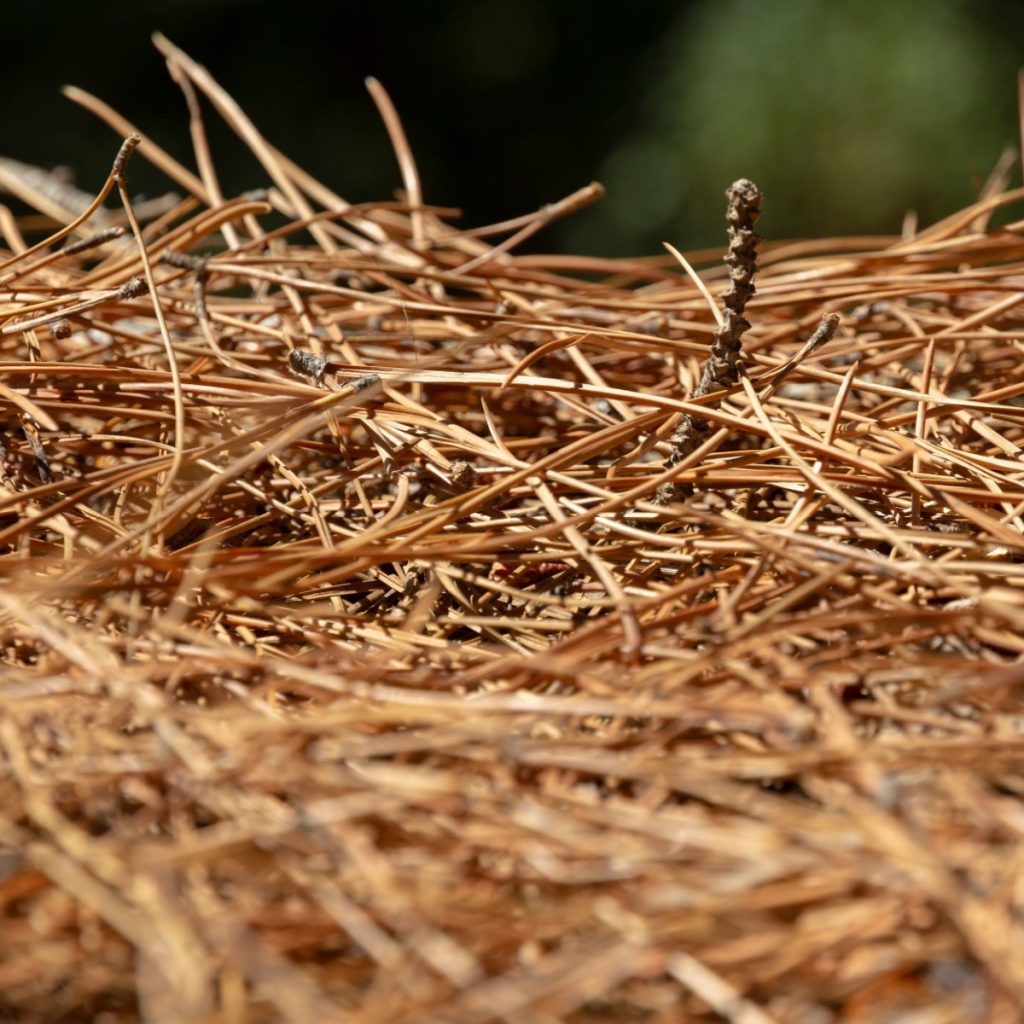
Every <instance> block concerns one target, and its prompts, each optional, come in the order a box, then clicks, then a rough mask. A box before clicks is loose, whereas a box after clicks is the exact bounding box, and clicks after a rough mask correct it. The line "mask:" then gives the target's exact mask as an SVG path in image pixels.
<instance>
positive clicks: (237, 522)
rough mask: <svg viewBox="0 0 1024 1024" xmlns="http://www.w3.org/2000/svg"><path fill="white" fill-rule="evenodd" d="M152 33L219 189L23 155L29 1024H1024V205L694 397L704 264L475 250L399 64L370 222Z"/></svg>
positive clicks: (863, 263)
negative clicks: (422, 166) (420, 143)
mask: <svg viewBox="0 0 1024 1024" xmlns="http://www.w3.org/2000/svg"><path fill="white" fill-rule="evenodd" d="M157 43H158V46H159V48H160V49H161V52H162V53H163V55H164V57H165V58H166V59H167V61H168V65H169V67H170V70H171V72H172V74H173V75H174V77H175V80H176V81H177V82H178V83H179V85H180V86H181V88H182V89H183V91H184V93H185V96H186V99H187V101H188V107H189V111H190V114H191V133H192V141H193V145H194V148H195V156H196V164H197V167H198V174H194V173H193V172H191V171H189V170H187V169H186V168H185V167H184V166H182V165H181V164H180V163H178V162H176V161H175V160H174V159H172V158H171V157H170V156H169V155H168V154H167V153H166V152H165V151H163V150H162V149H161V148H159V147H158V146H157V144H156V143H155V142H153V141H152V140H150V139H148V138H147V137H146V136H145V134H144V132H143V131H142V130H141V128H136V126H134V125H131V124H128V123H127V122H126V121H125V120H124V119H123V118H121V117H120V116H119V115H117V114H116V113H115V112H113V111H112V110H111V109H110V108H108V107H106V106H105V105H104V104H103V103H101V102H100V101H99V100H97V99H95V98H93V97H90V96H88V95H86V94H84V93H81V92H79V91H75V90H71V93H72V97H73V98H74V99H76V100H77V101H78V102H80V103H81V104H83V105H84V106H86V107H87V108H89V109H90V110H92V111H93V112H94V113H95V114H97V115H98V116H99V117H100V118H101V119H103V120H104V121H105V122H106V123H107V124H108V125H110V126H111V127H112V128H113V129H114V130H115V131H116V132H117V133H118V134H119V135H120V136H122V137H126V136H127V137H128V141H127V142H126V143H125V145H124V146H123V148H122V151H121V152H120V154H119V156H118V159H117V161H116V163H115V166H114V168H113V170H112V172H111V176H110V178H109V179H108V180H107V182H106V184H105V186H104V187H103V188H102V189H101V190H100V191H99V192H98V193H94V194H90V195H86V196H83V195H82V194H81V193H79V192H78V191H77V190H76V189H75V188H73V187H72V186H70V185H68V184H67V183H66V182H64V181H61V180H58V179H56V178H55V177H54V176H52V175H47V174H45V173H42V172H30V171H29V170H27V169H26V168H24V167H22V166H20V165H18V164H16V163H14V162H13V161H9V160H8V161H3V162H2V164H0V184H2V185H3V186H4V187H5V188H6V189H7V190H9V191H13V192H15V193H16V194H17V196H18V197H19V199H20V200H22V201H25V202H27V203H29V204H30V205H32V206H33V207H35V209H36V210H37V211H38V212H37V213H35V214H32V215H29V216H22V215H18V216H16V215H15V214H13V213H12V212H10V211H9V210H7V209H6V208H4V209H3V210H0V232H2V235H3V238H4V240H5V241H4V245H5V247H6V252H5V253H3V254H2V255H3V259H2V261H0V304H2V305H0V308H2V312H3V316H2V318H0V346H2V348H0V352H2V355H0V358H2V360H3V362H2V374H0V415H2V417H3V433H2V455H3V458H2V469H0V573H2V576H3V585H2V588H0V643H2V654H0V657H2V670H0V1019H5V1020H16V1021H18V1022H22V1024H30V1022H37V1021H38V1022H55V1021H63V1022H72V1021H74V1022H78V1021H93V1020H96V1021H105V1022H122V1021H134V1020H145V1021H153V1022H157V1021H159V1022H170V1024H178V1022H181V1024H186V1022H188V1024H194V1022H200V1021H203V1022H210V1024H213V1022H223V1024H241V1022H247V1024H257V1022H270V1021H290V1022H295V1024H312V1022H330V1021H338V1022H340V1021H357V1022H360V1024H383V1022H401V1021H409V1022H412V1021H449V1022H452V1024H455V1022H459V1024H471V1022H479V1024H484V1022H490V1021H500V1022H509V1024H526V1022H530V1024H554V1022H556V1021H571V1022H577V1024H583V1022H595V1024H596V1022H608V1021H630V1020H635V1021H644V1022H669V1021H679V1020H694V1021H698V1020H709V1021H711V1020H727V1021H731V1022H734V1024H766V1022H769V1021H776V1022H780V1024H782V1022H806V1024H828V1022H832V1021H837V1022H838V1021H844V1022H845V1021H870V1022H873V1024H882V1022H895V1021H909V1020H911V1019H912V1020H914V1021H915V1022H918V1024H924V1022H927V1024H940V1022H954V1021H955V1022H963V1021H981V1020H985V1021H1007V1022H1010V1021H1015V1020H1018V1019H1019V1016H1018V1014H1019V1007H1020V1006H1021V1005H1024V884H1022V883H1024V860H1022V855H1021V849H1022V847H1021V839H1022V836H1024V807H1022V803H1021V800H1022V797H1024V703H1022V701H1021V698H1020V693H1021V686H1022V684H1024V660H1022V657H1021V656H1022V654H1024V639H1022V636H1024V562H1022V554H1024V519H1022V516H1024V464H1022V462H1021V451H1022V448H1021V446H1022V444H1024V407H1022V403H1021V396H1022V395H1024V348H1022V343H1021V336H1022V331H1024V221H1018V222H1012V216H1010V215H1009V214H1007V213H1006V212H1005V209H1004V208H1006V207H1008V206H1010V205H1011V204H1013V203H1017V202H1019V201H1020V200H1021V199H1022V198H1024V189H1017V190H1014V191H1006V189H1005V180H1004V181H1002V182H1000V181H999V180H995V179H994V180H993V182H992V183H991V184H990V186H989V187H988V188H987V189H986V191H985V193H984V194H983V196H982V198H981V199H980V200H979V202H978V203H977V204H976V205H974V206H972V207H971V208H969V209H967V210H964V211H963V212H962V213H959V214H957V215H956V216H953V217H950V218H948V219H947V220H945V221H943V222H941V223H939V224H936V225H934V226H932V227H928V228H926V229H920V230H918V229H917V228H916V227H915V226H914V225H913V224H909V223H908V225H907V228H906V230H905V232H904V234H903V236H902V237H893V238H839V239H829V240H826V241H820V242H816V243H813V244H812V243H806V244H791V245H783V244H774V245H773V244H766V245H764V246H762V247H761V249H760V252H759V255H758V260H759V262H758V265H757V273H756V280H755V282H754V283H755V284H756V289H757V290H756V293H755V294H754V295H753V297H752V298H749V296H747V298H749V302H746V303H745V311H741V312H742V315H743V316H745V317H746V319H747V320H749V323H750V329H749V330H746V331H745V333H744V335H743V340H742V350H741V351H739V353H738V355H737V347H736V345H733V347H732V349H731V351H732V353H733V356H732V357H730V361H729V367H728V370H729V372H728V373H727V374H726V375H725V376H724V377H723V376H722V374H721V373H718V372H717V370H716V371H715V373H712V374H711V376H710V377H708V375H707V374H705V372H704V371H705V367H706V366H707V365H708V362H707V357H708V355H709V351H710V350H711V348H712V347H713V343H714V342H715V341H716V339H721V337H722V332H723V329H724V328H723V324H724V321H725V319H726V318H725V317H724V316H723V313H722V311H721V309H720V300H719V298H717V297H716V296H720V295H721V294H722V293H723V291H724V290H725V285H726V284H727V282H728V277H729V273H730V269H729V268H728V267H727V266H725V265H723V263H722V262H721V256H722V254H721V252H715V253H697V254H692V255H691V257H690V258H689V260H685V259H682V258H681V257H680V258H679V259H676V258H669V257H667V256H663V257H656V258H652V259H648V260H628V261H609V260H602V259H591V258H570V257H547V256H536V255H517V254H515V252H514V249H515V247H516V246H517V245H518V243H519V242H521V241H522V240H523V239H524V238H526V237H528V236H530V235H532V234H533V233H534V232H536V231H538V230H539V229H541V228H542V227H543V226H544V225H545V224H547V223H549V222H550V221H551V220H552V219H554V218H555V217H559V216H562V215H564V214H566V213H568V212H571V211H572V210H574V209H575V208H577V207H579V206H581V205H584V204H585V203H586V202H589V201H590V200H592V199H594V198H596V197H597V196H598V195H599V192H600V189H599V187H597V186H591V187H590V188H588V189H584V190H582V191H581V192H580V193H578V194H576V195H574V196H572V197H569V199H567V200H565V201H563V202H561V203H556V204H554V205H552V206H550V207H546V208H545V209H543V210H540V211H538V212H537V213H535V214H533V215H529V216H525V217H522V218H519V219H516V220H511V221H508V222H505V223H502V224H496V225H491V226H489V227H486V228H480V229H475V230H467V229H465V228H463V227H461V226H457V224H456V222H454V220H453V217H452V216H451V215H450V214H451V211H444V210H438V209H434V208H431V207H429V206H426V205H424V202H423V198H422V195H421V189H420V185H419V182H418V179H417V174H416V168H415V163H414V161H413V159H412V156H411V155H410V152H409V148H408V146H407V144H406V142H405V138H404V135H403V132H402V128H401V125H400V123H399V121H398V119H397V117H396V115H395V112H394V110H393V108H392V107H391V105H390V102H389V100H388V98H387V96H386V94H384V92H383V90H382V89H381V88H380V86H379V85H377V84H376V83H373V82H371V83H370V88H371V93H372V94H373V97H374V99H375V101H376V102H377V105H378V107H379V108H380V110H381V113H382V115H383V117H384V121H385V123H386V125H387V128H388V131H389V133H390V136H391V139H392V142H393V144H394V147H395V151H396V154H397V157H398V162H399V165H400V168H401V178H402V183H403V189H404V191H403V193H402V195H401V198H400V200H397V201H385V202H381V203H377V204H372V205H362V206H351V205H349V204H348V203H346V202H345V201H344V200H343V199H342V198H341V197H340V196H338V195H336V194H335V193H334V192H332V191H331V190H330V189H329V188H327V187H326V186H324V185H322V184H320V183H319V182H317V181H315V180H313V179H312V178H310V177H309V176H308V175H307V174H305V173H304V172H303V171H302V170H301V169H300V168H299V167H297V166H296V165H295V164H293V163H292V162H290V161H289V160H288V159H287V158H286V157H285V156H284V155H282V154H281V153H280V152H278V151H277V150H276V149H274V148H273V147H272V146H271V145H270V144H269V143H268V142H267V141H266V140H264V139H263V138H262V137H261V136H260V134H259V133H258V131H257V130H256V128H255V127H254V126H253V124H252V123H251V122H250V121H249V120H248V119H247V118H246V116H245V115H244V114H243V113H242V112H241V111H240V110H239V109H238V107H237V106H236V105H235V104H234V103H233V101H232V100H231V99H230V97H229V96H228V95H227V94H226V93H225V92H224V91H223V90H222V89H221V88H220V87H219V86H218V85H217V83H216V82H215V81H214V80H213V79H212V78H211V77H210V75H209V74H208V73H207V72H206V71H205V70H204V69H203V68H202V67H200V66H198V65H196V64H194V63H193V62H192V61H191V60H190V59H189V58H188V57H187V56H186V55H184V54H183V53H181V52H180V51H179V50H177V49H175V48H174V47H173V46H171V44H170V43H168V42H167V41H166V40H164V39H158V41H157ZM203 106H205V107H206V110H207V112H209V110H210V109H213V110H215V111H216V112H217V114H219V115H221V116H222V117H223V118H224V119H225V120H226V122H227V123H228V124H229V125H230V127H231V128H232V129H234V131H236V132H237V133H238V135H239V136H240V137H241V138H242V139H243V140H244V141H245V143H246V144H247V145H248V146H249V147H250V149H251V150H252V153H253V154H254V157H255V158H256V160H257V161H258V162H259V164H260V165H261V166H262V173H264V174H265V176H266V184H267V188H266V190H265V191H263V192H261V193H258V194H247V195H244V196H238V197H225V196H224V195H223V194H222V192H221V189H220V187H219V184H218V180H217V175H216V172H215V170H214V162H213V160H212V158H211V156H210V153H209V150H208V147H207V144H206V141H205V139H206V137H205V132H204V127H203V116H202V107H203ZM136 132H137V133H138V135H137V136H136V135H133V134H132V133H136ZM114 148H116V144H115V146H114V147H112V151H113V149H114ZM133 149H134V150H135V153H134V155H132V150H133ZM142 159H148V160H149V161H151V162H152V163H154V164H155V165H157V166H158V167H159V168H161V170H162V171H163V172H165V173H166V175H167V176H168V178H169V179H170V180H171V182H172V183H173V184H172V185H171V186H170V187H172V188H173V189H174V192H175V193H176V194H177V195H176V196H174V195H171V196H167V197H164V199H162V200H159V201H156V200H150V201H149V202H147V203H141V202H136V201H133V199H132V198H131V193H130V182H131V171H132V167H133V165H134V164H135V163H137V162H138V161H140V160H142ZM94 195H95V198H94ZM108 196H109V197H110V201H109V202H105V200H107V197H108ZM767 202H769V203H770V197H768V199H767ZM997 210H1000V217H1001V219H1002V220H1004V221H1005V220H1008V219H1009V220H1011V222H1010V223H1006V224H1005V226H1003V227H999V228H993V227H991V225H990V215H991V214H992V213H993V212H994V211H997ZM1011 213H1012V211H1011ZM42 223H46V224H49V225H50V229H49V230H48V231H46V232H43V233H39V234H38V239H37V240H35V241H34V239H33V234H32V233H33V232H38V229H39V226H40V224H42ZM54 225H56V228H54ZM723 238H724V224H723ZM26 239H28V240H26ZM33 241H34V244H33ZM681 265H682V266H681ZM694 268H696V269H694ZM733 280H734V282H735V280H736V272H735V267H734V268H733ZM834 314H838V318H837V317H836V316H835V315H834ZM823 316H831V319H826V320H825V322H824V327H823V328H822V329H821V330H819V331H818V333H817V335H815V331H816V328H818V325H819V322H820V321H821V320H822V317H823ZM837 323H838V326H837ZM812 337H813V340H814V341H815V344H813V345H808V344H807V343H808V339H812ZM722 365H723V366H724V365H725V364H722ZM720 368H721V367H720ZM702 375H703V377H704V384H705V385H707V386H705V387H702V386H701V381H702ZM723 382H724V383H725V384H726V385H727V386H723ZM697 424H699V426H697ZM688 425H689V426H688Z"/></svg>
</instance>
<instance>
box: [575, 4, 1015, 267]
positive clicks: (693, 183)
mask: <svg viewBox="0 0 1024 1024" xmlns="http://www.w3.org/2000/svg"><path fill="white" fill-rule="evenodd" d="M986 14H987V15H988V17H987V18H986V17H983V15H986ZM995 14H996V12H993V11H991V10H988V11H986V10H985V9H984V7H983V6H982V7H981V8H979V5H977V4H973V3H968V2H966V0H964V2H961V0H944V2H938V0H888V2H884V3H883V2H872V0H838V2H833V3H825V2H823V0H786V2H779V3H766V2H764V0H715V2H709V3H703V4H700V5H699V6H697V7H696V8H694V9H693V10H692V11H691V12H690V14H689V16H686V17H683V18H681V19H679V21H678V22H677V24H676V25H675V26H673V28H672V29H671V30H670V31H669V33H668V34H667V36H666V39H665V40H664V44H663V47H662V50H661V53H660V55H659V60H658V62H657V64H656V66H655V67H654V68H652V75H651V82H650V88H649V90H648V92H647V94H646V95H645V96H644V97H643V98H642V100H641V101H640V104H639V109H640V115H639V124H638V128H637V130H636V131H635V132H634V133H632V134H631V135H630V136H629V137H628V138H625V139H623V140H622V142H621V144H619V145H617V146H616V147H615V148H614V150H613V151H612V152H611V153H610V154H609V156H608V158H607V160H606V161H605V163H604V166H603V167H602V168H601V171H600V174H601V178H602V180H603V181H604V183H605V184H606V185H607V186H608V189H609V198H608V200H607V201H606V202H605V203H604V205H603V209H601V210H600V211H599V212H597V213H596V214H595V215H594V216H592V217H590V218H589V219H588V220H587V221H586V222H585V223H581V224H577V225H576V226H574V227H573V228H572V230H571V232H570V234H569V238H570V239H571V244H573V245H575V246H578V247H582V248H584V249H591V248H594V247H597V246H600V245H602V244H608V243H607V240H608V239H614V242H613V243H612V245H613V246H614V247H615V248H616V249H620V248H623V247H624V248H627V249H629V248H640V249H643V248H649V247H650V246H651V245H652V243H654V241H655V239H656V238H657V237H658V236H659V235H660V236H664V237H668V238H675V239H680V238H681V239H683V240H684V241H685V242H686V243H687V244H690V245H693V244H702V243H705V242H706V243H708V244H717V243H719V242H720V241H721V234H722V227H721V225H722V220H721V218H722V209H723V200H722V198H721V193H722V188H723V183H728V182H730V181H732V180H733V179H735V178H737V177H741V176H744V177H750V178H753V179H754V180H755V181H757V183H758V184H759V185H760V186H761V188H762V190H763V191H764V192H765V194H766V196H767V204H766V215H765V221H764V224H765V228H766V230H768V231H770V232H771V234H772V236H773V237H781V236H797V235H802V236H825V235H828V236H833V235H840V234H846V233H860V232H870V233H875V232H884V233H897V232H899V230H900V228H901V222H902V220H903V217H904V215H905V214H906V213H907V212H908V211H914V212H915V213H916V214H917V216H918V217H919V218H920V220H921V221H922V222H923V223H926V222H928V221H931V220H934V219H936V218H939V217H941V216H943V215H945V214H947V213H950V212H952V211H953V210H955V209H957V208H959V207H960V206H962V205H965V204H966V203H968V202H970V201H971V199H972V198H974V197H976V196H977V193H978V190H979V188H980V186H981V184H982V183H983V181H984V179H985V177H987V175H988V173H989V171H990V170H991V168H992V167H993V166H994V164H995V162H996V160H997V159H998V157H999V155H1000V153H1001V151H1002V150H1003V149H1004V148H1005V147H1006V146H1008V145H1012V144H1014V143H1015V142H1016V133H1017V125H1016V109H1015V107H1016V81H1015V74H1016V69H1017V62H1018V61H1019V60H1021V59H1022V56H1024V54H1021V52H1020V51H1017V52H1015V48H1014V47H1013V46H1012V45H1010V39H1011V38H1012V37H1013V36H1014V35H1016V36H1017V38H1019V31H1016V32H1013V31H1011V32H1007V31H1005V30H1006V28H1007V27H1008V26H1007V23H1006V21H1005V20H1000V19H999V18H997V17H995ZM1019 26H1020V15H1019V14H1017V15H1016V26H1015V27H1016V28H1017V29H1018V30H1019ZM1019 179H1020V172H1019V170H1018V169H1016V168H1015V170H1014V181H1015V182H1017V181H1019Z"/></svg>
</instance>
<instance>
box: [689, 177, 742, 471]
mask: <svg viewBox="0 0 1024 1024" xmlns="http://www.w3.org/2000/svg"><path fill="white" fill-rule="evenodd" d="M725 194H726V197H727V198H728V200H729V207H728V210H727V211H726V215H725V216H726V220H728V222H729V251H728V253H726V256H725V262H726V265H727V266H728V267H729V290H728V291H727V292H726V293H725V295H724V296H723V302H724V303H725V313H724V315H723V317H722V323H721V324H720V325H719V327H718V330H717V331H716V332H715V339H714V341H713V342H712V343H711V352H710V354H709V355H708V360H707V362H706V363H705V364H704V371H703V373H701V377H700V380H699V381H698V383H697V386H696V387H695V388H694V389H693V394H692V395H691V396H690V397H691V398H703V397H704V396H705V395H708V394H710V393H711V392H712V391H715V390H718V389H721V388H728V387H731V386H732V385H733V384H735V383H737V381H738V379H739V372H738V369H737V367H738V363H739V356H740V347H741V345H742V341H743V335H744V333H745V332H746V331H747V330H748V329H749V327H750V321H749V320H747V319H746V317H745V316H744V315H743V314H744V311H745V310H746V306H747V303H748V302H749V301H750V298H751V296H752V295H753V294H754V290H755V289H754V275H755V274H756V273H757V243H758V242H760V241H761V238H760V236H759V235H758V234H757V233H756V232H755V231H754V224H755V223H756V222H757V218H758V217H759V216H760V215H761V199H762V197H761V190H760V189H759V188H758V187H757V186H756V185H755V184H754V183H753V182H752V181H749V180H748V179H747V178H740V179H739V181H734V182H733V183H732V185H730V186H729V188H728V190H727V191H726V193H725ZM709 429H710V428H709V425H708V422H707V420H705V419H702V418H700V417H696V416H690V415H689V414H687V415H686V416H684V417H683V421H682V423H680V424H679V427H678V429H677V430H676V432H675V433H674V434H673V435H672V439H671V440H672V454H671V455H670V456H669V465H676V464H678V463H679V462H682V460H683V459H685V458H686V456H687V455H689V454H690V452H692V451H694V450H695V449H696V448H697V447H698V446H699V445H700V444H701V442H702V441H703V439H704V438H703V435H704V434H706V433H707V432H708V430H709Z"/></svg>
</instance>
